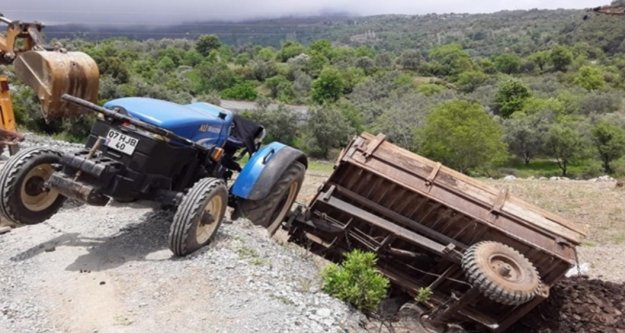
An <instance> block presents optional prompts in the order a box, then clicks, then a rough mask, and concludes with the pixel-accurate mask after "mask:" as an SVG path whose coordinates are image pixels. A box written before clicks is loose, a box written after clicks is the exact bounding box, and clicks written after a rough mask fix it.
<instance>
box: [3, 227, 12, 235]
mask: <svg viewBox="0 0 625 333" xmlns="http://www.w3.org/2000/svg"><path fill="white" fill-rule="evenodd" d="M9 231H11V227H0V235H2V234H6V233H7V232H9Z"/></svg>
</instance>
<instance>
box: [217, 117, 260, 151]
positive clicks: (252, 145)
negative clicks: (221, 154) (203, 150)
mask: <svg viewBox="0 0 625 333" xmlns="http://www.w3.org/2000/svg"><path fill="white" fill-rule="evenodd" d="M264 137H265V128H264V127H262V126H261V125H259V124H257V123H255V122H253V121H251V120H249V119H246V118H243V117H241V116H239V115H234V117H233V127H232V130H231V131H230V136H229V137H228V140H227V141H226V145H225V147H224V149H225V151H226V152H229V151H236V150H238V149H241V148H246V149H247V152H249V153H250V155H251V154H253V153H255V152H256V151H257V150H258V148H259V147H260V143H261V141H262V140H263V138H264Z"/></svg>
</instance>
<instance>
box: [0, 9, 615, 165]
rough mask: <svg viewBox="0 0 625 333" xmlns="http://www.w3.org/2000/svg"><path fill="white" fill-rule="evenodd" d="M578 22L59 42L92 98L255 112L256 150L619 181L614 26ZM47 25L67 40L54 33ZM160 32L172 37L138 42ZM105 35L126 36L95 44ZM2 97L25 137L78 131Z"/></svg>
mask: <svg viewBox="0 0 625 333" xmlns="http://www.w3.org/2000/svg"><path fill="white" fill-rule="evenodd" d="M587 14H588V13H586V12H584V11H575V10H556V11H544V10H541V11H539V10H533V11H511V12H500V13H495V14H484V15H460V14H457V15H454V14H449V15H426V16H388V15H387V16H377V17H367V18H358V19H349V18H333V19H328V20H327V21H321V20H317V19H304V20H298V19H290V20H269V21H258V22H247V23H245V24H226V23H223V24H215V25H214V27H213V28H214V29H218V30H212V31H211V32H215V33H217V34H218V36H215V35H209V34H201V32H204V30H202V29H205V28H206V27H207V25H201V24H197V25H189V26H185V27H184V28H183V27H179V28H177V27H173V28H168V30H166V31H164V30H163V29H164V28H160V29H155V30H151V32H150V33H149V34H143V35H142V34H139V32H140V31H139V30H137V29H139V28H133V30H132V31H131V32H133V33H134V34H133V33H128V31H126V32H125V33H124V31H122V30H120V31H118V32H114V31H112V32H111V31H109V32H106V30H100V32H98V33H96V32H89V31H86V32H85V33H81V34H80V37H81V38H71V39H62V40H61V41H60V42H61V43H62V44H63V45H64V46H65V47H66V48H68V49H80V50H83V51H85V52H87V53H89V54H90V55H91V56H92V57H93V58H94V59H95V60H96V61H97V62H98V64H99V66H100V70H101V72H102V74H103V75H102V79H101V88H100V98H101V100H102V101H106V100H109V99H112V98H117V97H122V96H134V95H137V96H150V97H155V98H162V99H167V100H172V101H175V102H179V103H187V102H190V101H191V100H192V99H197V100H201V101H207V102H212V103H219V99H220V98H223V99H240V100H250V101H256V102H257V104H258V109H257V110H255V111H254V112H249V114H248V115H249V116H250V117H251V118H253V119H255V120H257V121H259V122H260V123H262V124H263V125H265V126H266V127H267V128H268V132H269V135H270V139H276V140H281V141H283V142H286V143H289V144H293V145H295V146H298V147H300V148H302V149H304V150H306V151H307V152H308V153H309V154H311V155H312V156H316V157H331V156H332V155H333V154H335V151H336V149H337V148H339V147H341V145H343V144H345V142H346V141H347V140H348V139H349V138H350V137H351V136H352V135H353V134H354V133H356V132H360V131H363V130H367V131H372V132H383V133H385V134H386V135H387V136H388V137H389V138H390V139H391V140H393V141H394V142H396V143H398V144H400V145H402V146H404V147H406V148H408V149H411V150H413V151H416V152H419V153H421V154H424V155H426V156H428V157H431V158H434V159H436V160H439V161H441V162H443V163H446V164H448V165H450V166H452V167H454V168H457V169H459V170H461V171H463V172H467V173H471V174H480V175H491V176H499V175H503V174H508V173H513V174H517V175H521V176H527V175H537V176H538V175H545V176H554V175H566V176H572V177H594V176H596V175H599V174H603V173H610V174H616V175H623V174H625V159H624V158H623V155H624V153H625V113H624V111H625V110H624V108H623V89H624V87H625V56H624V54H623V51H625V45H621V44H622V42H623V40H624V38H623V37H624V36H625V18H618V17H603V16H595V15H591V16H590V17H588V19H586V20H584V16H585V15H587ZM51 28H52V29H50V30H48V35H49V36H55V35H56V36H60V35H64V36H65V37H67V34H65V33H62V31H65V30H61V29H68V31H69V28H68V27H51ZM196 28H197V29H196ZM176 29H179V30H176ZM193 29H196V30H193ZM129 31H130V30H129ZM166 32H167V33H170V34H169V35H167V36H175V37H180V38H173V39H171V38H168V39H145V37H150V36H151V37H154V36H157V37H159V36H160V35H159V34H160V33H166ZM110 33H119V34H122V35H127V36H126V37H124V38H112V39H111V38H109V39H105V40H100V39H98V38H99V37H102V36H109V35H106V34H110ZM196 35H198V37H197V38H195V36H196ZM92 37H93V38H92ZM128 37H136V38H138V39H136V40H135V39H129V38H128ZM5 70H6V69H5ZM14 99H15V105H16V111H17V114H18V117H19V119H18V121H19V123H20V124H23V125H24V126H27V127H28V128H31V129H34V130H37V131H47V132H62V133H64V134H63V135H65V136H66V137H70V138H80V137H81V136H84V135H85V133H86V131H87V130H88V124H89V122H90V119H89V118H85V119H82V120H80V121H79V123H78V124H76V123H75V122H69V121H66V122H65V123H60V124H45V123H44V122H43V121H42V119H41V117H40V116H39V114H38V110H37V107H36V100H35V99H34V96H33V94H32V92H30V91H29V90H27V89H25V88H24V87H20V86H17V90H16V91H15V93H14ZM272 102H276V103H281V104H284V105H286V104H306V105H310V109H309V112H308V113H307V114H301V113H295V112H290V111H289V109H288V107H286V106H281V107H278V108H269V107H267V106H268V105H269V104H270V103H272Z"/></svg>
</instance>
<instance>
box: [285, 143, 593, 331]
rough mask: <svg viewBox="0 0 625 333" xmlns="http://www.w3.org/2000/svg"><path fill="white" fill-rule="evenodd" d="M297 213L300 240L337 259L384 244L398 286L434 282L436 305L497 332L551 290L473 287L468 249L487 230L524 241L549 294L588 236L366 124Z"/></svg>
mask: <svg viewBox="0 0 625 333" xmlns="http://www.w3.org/2000/svg"><path fill="white" fill-rule="evenodd" d="M294 216H295V217H291V219H290V221H289V224H290V228H289V232H290V234H291V240H292V241H294V242H296V243H299V244H301V245H303V246H306V247H307V248H310V249H311V250H312V251H313V252H316V253H317V254H320V255H322V256H325V257H326V258H328V259H330V260H335V261H338V260H341V258H342V254H343V253H344V252H346V251H349V250H351V249H353V248H360V249H364V250H367V251H373V252H376V253H377V254H378V257H379V260H378V266H379V269H380V270H381V271H382V272H383V273H384V274H385V275H386V276H387V277H389V279H390V280H391V281H392V282H393V284H394V285H395V286H397V287H399V288H401V289H403V290H404V291H405V292H407V293H409V294H412V295H415V294H416V293H417V291H418V290H419V288H422V287H429V288H431V289H432V291H433V296H432V297H431V300H430V302H429V303H430V305H431V306H432V309H433V312H434V313H433V315H435V314H436V313H441V314H444V315H442V317H441V318H442V319H444V320H451V321H457V322H472V323H479V324H480V325H482V327H485V328H488V329H490V330H491V331H494V332H500V331H503V330H505V328H506V327H508V326H510V325H511V324H512V323H514V322H515V321H516V320H518V319H519V318H520V317H521V316H523V314H525V313H527V312H528V311H530V310H531V309H532V308H533V307H535V306H536V305H537V304H538V303H540V302H541V301H542V300H543V299H544V298H545V297H546V296H545V297H542V296H540V295H539V296H537V297H535V298H534V300H532V301H530V302H528V303H526V304H522V305H519V306H509V305H502V304H498V303H495V302H493V301H491V300H489V299H488V298H486V297H484V296H481V295H479V294H478V295H474V293H473V292H470V290H472V289H473V288H472V286H471V285H470V284H469V283H468V282H467V281H466V280H465V276H464V272H463V271H462V268H461V267H460V265H459V261H460V259H461V258H462V255H463V253H464V251H465V250H466V249H467V248H468V247H470V246H471V245H473V244H475V243H477V242H480V241H483V240H490V241H497V242H500V243H503V244H506V245H508V246H510V247H512V248H514V249H516V250H517V251H519V252H521V253H522V254H524V255H525V257H527V258H528V259H529V260H530V261H531V262H532V263H533V264H534V266H535V267H536V268H537V270H538V272H539V274H540V277H541V279H542V283H543V286H544V290H543V292H542V294H541V295H547V294H548V293H549V287H550V286H551V285H553V284H554V283H555V282H556V281H557V280H558V279H560V278H561V277H562V276H563V275H564V273H565V272H566V271H567V270H568V269H569V267H571V266H572V264H574V263H575V258H576V256H575V247H576V246H577V245H578V244H579V242H580V241H581V239H582V237H583V236H584V234H583V230H582V229H581V228H580V227H579V226H577V225H575V224H574V223H573V222H571V221H567V220H565V219H563V218H562V217H559V216H556V215H554V214H552V213H550V212H546V211H544V210H542V209H540V208H538V207H535V206H532V205H530V204H528V203H525V202H523V201H522V200H520V199H518V198H516V197H514V196H513V195H511V194H510V193H508V192H507V191H505V190H504V191H499V190H497V189H495V188H492V187H490V186H487V185H485V184H482V183H481V182H478V181H476V180H474V179H472V178H470V177H467V176H465V175H462V174H460V173H458V172H456V171H454V170H451V169H449V168H446V167H444V166H442V165H440V163H435V162H433V161H430V160H427V159H425V158H423V157H420V156H418V155H416V154H413V153H410V152H408V151H405V150H403V149H401V148H399V147H397V146H395V145H393V144H390V143H388V142H386V141H385V138H384V136H383V135H378V136H372V135H370V134H366V133H365V134H362V135H361V136H359V137H357V138H355V139H354V140H353V141H352V142H351V143H350V145H349V146H348V147H347V148H346V149H344V150H343V152H342V154H341V156H340V157H339V160H338V161H337V165H336V169H335V171H334V172H333V174H332V175H331V176H330V178H329V179H328V181H327V182H326V183H325V184H324V186H323V187H322V188H321V189H320V190H319V192H318V194H317V195H316V197H315V198H314V199H313V201H312V202H311V203H310V204H309V206H308V207H307V208H306V210H302V209H300V211H299V213H298V214H297V215H294ZM452 295H455V296H452ZM463 295H469V296H470V297H469V296H467V297H463ZM434 317H436V316H434ZM441 318H438V319H437V320H442V319H441ZM435 319H436V318H435Z"/></svg>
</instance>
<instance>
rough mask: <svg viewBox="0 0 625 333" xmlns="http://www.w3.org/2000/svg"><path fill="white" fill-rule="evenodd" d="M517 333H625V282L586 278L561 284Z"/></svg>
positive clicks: (523, 321)
mask: <svg viewBox="0 0 625 333" xmlns="http://www.w3.org/2000/svg"><path fill="white" fill-rule="evenodd" d="M510 331H511V332H513V333H569V332H587V333H623V332H625V283H614V282H609V281H604V280H599V279H590V278H588V277H585V276H580V277H573V278H568V279H564V280H562V281H560V282H559V283H558V284H557V285H555V286H554V287H553V288H552V289H551V295H550V297H549V298H548V299H547V300H546V301H545V302H544V303H543V304H541V305H540V306H538V307H537V308H536V309H534V310H533V311H532V312H530V313H529V314H528V315H527V316H526V317H525V319H523V320H522V321H521V322H519V324H517V325H516V326H515V327H514V328H513V329H511V330H510Z"/></svg>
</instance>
